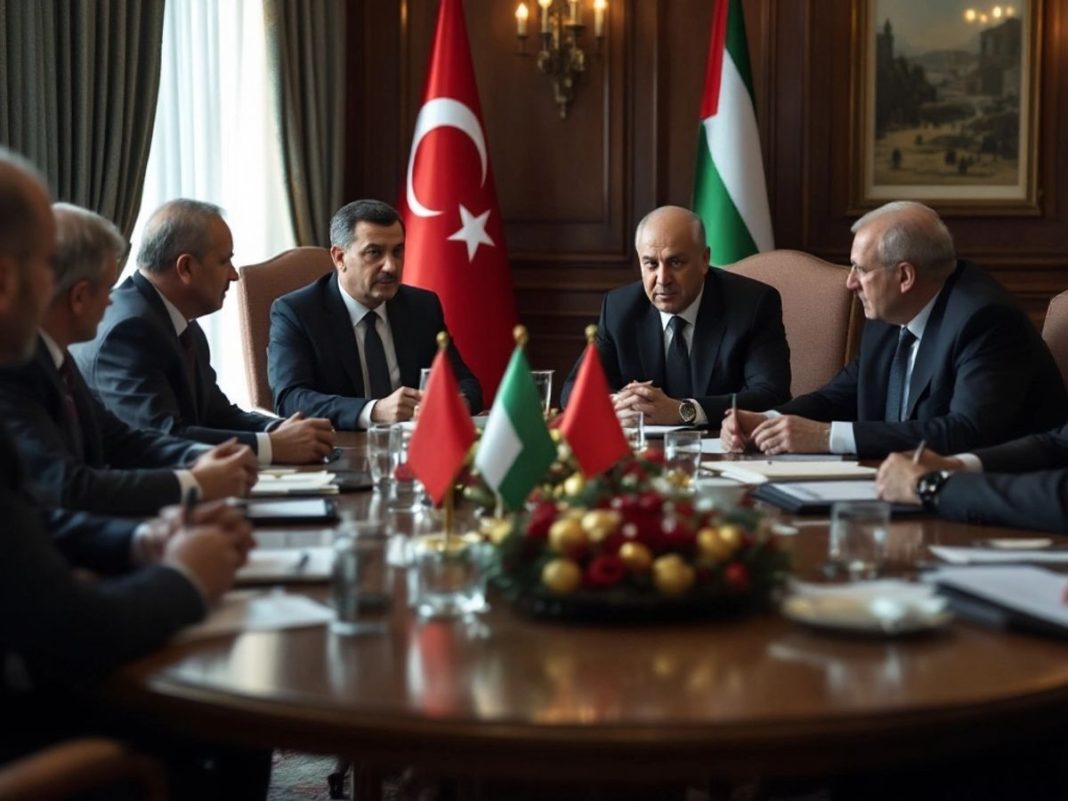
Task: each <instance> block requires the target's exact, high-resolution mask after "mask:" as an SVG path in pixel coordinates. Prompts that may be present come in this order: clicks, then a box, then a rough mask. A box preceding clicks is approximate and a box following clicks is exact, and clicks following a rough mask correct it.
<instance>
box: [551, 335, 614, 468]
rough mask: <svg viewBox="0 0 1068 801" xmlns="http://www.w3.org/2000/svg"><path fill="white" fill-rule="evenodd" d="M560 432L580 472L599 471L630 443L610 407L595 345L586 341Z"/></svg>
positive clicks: (607, 391) (607, 389)
mask: <svg viewBox="0 0 1068 801" xmlns="http://www.w3.org/2000/svg"><path fill="white" fill-rule="evenodd" d="M560 433H561V434H563V435H564V439H566V440H567V444H568V445H569V446H570V447H571V452H572V453H573V454H575V460H576V461H577V462H578V463H579V467H580V468H581V469H582V474H583V475H584V476H595V475H597V474H598V473H603V472H604V471H605V470H607V469H608V468H609V467H611V466H612V465H614V464H615V463H616V462H618V461H619V460H620V459H622V458H623V457H624V456H627V455H628V454H630V446H629V445H628V444H627V438H626V436H624V434H623V428H622V426H620V424H619V418H618V417H616V412H615V409H613V408H612V397H611V390H610V389H609V388H608V379H607V378H605V375H604V367H603V366H602V365H601V357H600V355H598V353H597V346H596V345H594V344H593V343H590V344H589V345H587V346H586V352H585V353H584V354H583V356H582V364H581V365H579V371H578V375H577V376H576V377H575V388H574V389H572V390H571V396H570V397H569V398H568V400H567V408H566V409H564V415H563V420H561V421H560Z"/></svg>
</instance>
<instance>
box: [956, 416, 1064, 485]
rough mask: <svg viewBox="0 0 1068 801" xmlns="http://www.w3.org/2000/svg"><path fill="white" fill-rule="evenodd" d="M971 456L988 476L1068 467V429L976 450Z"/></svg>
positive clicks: (1061, 428) (1059, 429) (1033, 435)
mask: <svg viewBox="0 0 1068 801" xmlns="http://www.w3.org/2000/svg"><path fill="white" fill-rule="evenodd" d="M974 453H975V455H976V456H978V457H979V460H980V461H981V462H982V463H983V470H985V471H986V472H988V473H1024V472H1029V471H1033V470H1054V469H1056V468H1064V467H1068V425H1063V426H1061V427H1060V428H1057V429H1054V430H1053V431H1046V432H1044V433H1042V434H1032V435H1030V436H1027V437H1021V438H1020V439H1014V440H1012V441H1011V442H1006V443H1004V444H1003V445H995V446H993V447H991V448H978V449H977V450H975V451H974Z"/></svg>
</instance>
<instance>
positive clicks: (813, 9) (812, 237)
mask: <svg viewBox="0 0 1068 801" xmlns="http://www.w3.org/2000/svg"><path fill="white" fill-rule="evenodd" d="M860 1H861V0H743V6H744V8H745V12H746V23H747V29H748V39H749V47H750V55H751V60H752V67H753V74H754V84H755V86H754V89H755V92H756V96H757V113H758V118H759V120H760V125H761V137H762V140H761V143H762V147H763V151H764V153H765V167H766V172H767V176H768V183H769V198H770V201H771V208H772V217H773V222H774V225H775V233H776V242H777V244H778V246H779V247H788V248H797V249H800V250H806V251H809V252H812V253H815V254H816V255H819V256H821V257H823V258H827V259H830V260H832V261H845V260H847V259H848V252H849V244H850V234H849V226H850V224H851V223H852V221H853V220H854V219H855V214H850V213H849V180H850V174H849V163H848V154H849V149H850V148H849V130H850V126H849V122H850V120H849V114H850V71H851V68H852V64H853V63H854V61H853V58H854V48H855V47H856V41H855V37H856V32H855V30H854V28H855V25H856V22H855V3H858V2H860ZM349 2H350V11H351V13H350V21H349V25H350V41H352V42H354V43H355V44H354V47H353V50H352V53H351V56H350V58H351V74H352V92H351V94H350V98H351V102H350V108H349V113H348V122H349V134H348V139H349V144H350V151H349V152H350V153H351V155H352V158H351V163H350V164H349V168H348V171H347V178H348V186H349V195H350V197H357V196H376V197H381V198H384V199H386V200H390V201H392V200H394V199H396V197H397V193H398V189H399V187H400V186H401V182H402V180H403V177H404V171H405V168H406V164H407V152H408V146H409V143H410V138H411V130H412V126H413V124H414V120H415V115H416V113H417V112H418V107H419V102H420V99H421V94H422V90H423V82H424V80H425V74H426V64H427V59H428V56H429V49H430V42H431V37H432V35H433V29H434V21H435V17H436V13H437V3H436V2H434V0H349ZM609 2H610V11H609V32H608V37H607V40H606V45H607V46H606V48H605V52H604V53H603V54H602V55H601V56H600V57H595V56H592V55H591V56H590V58H589V59H588V69H587V72H586V74H585V75H584V76H583V81H582V84H581V86H580V87H579V90H578V93H577V97H576V99H575V102H574V104H573V105H572V107H571V111H570V113H569V115H568V117H567V119H565V120H561V119H559V116H558V114H557V110H556V107H555V105H554V104H553V103H552V97H551V91H550V87H549V84H548V80H547V79H546V78H545V77H544V76H542V75H541V74H540V73H538V71H537V69H536V67H535V64H534V57H533V55H528V56H519V55H517V41H516V38H515V36H514V18H513V16H512V14H513V11H514V3H512V2H510V1H507V2H506V1H503V0H464V7H465V11H466V15H467V24H468V30H469V34H470V37H471V48H472V58H473V60H474V64H475V70H476V74H477V76H478V80H479V89H480V97H481V101H482V109H483V117H484V123H485V127H486V135H487V137H488V140H489V144H490V150H491V159H492V164H493V169H494V172H495V175H496V183H497V189H498V195H499V200H500V203H501V211H502V213H503V216H504V219H505V224H506V235H507V240H508V247H509V253H510V257H511V262H512V269H513V281H514V284H515V287H516V293H517V300H518V305H519V310H520V316H521V318H522V319H523V321H524V323H525V324H526V325H527V326H528V327H529V328H530V331H531V345H530V353H531V358H532V361H533V362H534V363H535V364H536V365H537V366H539V367H545V368H549V367H551V368H555V369H557V370H558V371H561V372H566V370H568V369H569V368H570V365H571V364H572V363H573V361H574V359H575V357H576V356H577V355H578V353H579V352H580V350H581V347H582V343H583V337H582V330H583V327H584V326H585V325H586V324H587V323H589V322H592V321H594V320H595V319H596V316H597V312H598V309H599V305H600V299H601V296H602V295H603V293H604V292H605V291H606V290H607V289H610V288H612V287H614V286H618V285H620V284H622V283H624V282H627V281H632V280H635V279H636V278H637V268H636V266H635V262H634V258H633V255H632V252H631V249H632V241H631V240H632V232H633V229H634V226H635V224H636V223H637V221H638V220H639V219H640V218H641V216H642V215H643V214H645V213H646V212H647V211H649V210H650V209H652V208H654V207H656V206H657V205H661V204H663V203H678V204H683V205H687V204H688V203H689V201H690V196H691V192H692V186H693V164H694V154H695V149H696V142H697V125H698V121H697V113H698V106H699V101H700V95H701V91H702V85H703V80H704V68H705V59H706V57H707V48H708V35H709V25H710V19H711V3H710V1H709V0H609ZM1061 6H1062V3H1060V2H1057V0H1046V2H1045V9H1044V19H1043V56H1042V57H1043V63H1042V86H1041V103H1042V110H1041V136H1040V148H1039V150H1040V155H1039V158H1040V184H1041V189H1042V198H1041V202H1042V213H1041V214H1040V215H1039V216H1037V217H1033V218H1019V217H993V218H991V217H958V218H953V219H951V220H950V221H949V222H950V227H951V229H952V230H953V232H954V235H955V237H956V239H957V244H958V250H959V251H960V252H961V254H962V255H965V256H967V257H969V258H973V259H975V260H976V261H979V262H980V263H982V264H984V265H986V266H988V267H990V268H991V269H992V270H993V271H994V272H995V273H996V274H997V275H998V277H999V278H1000V279H1001V280H1002V281H1003V282H1005V283H1006V284H1007V285H1008V286H1009V287H1010V288H1011V289H1013V290H1014V291H1015V292H1016V293H1017V294H1018V295H1019V296H1020V297H1021V298H1022V299H1023V300H1024V301H1025V303H1026V304H1027V306H1028V308H1029V310H1030V311H1031V312H1032V314H1033V315H1034V316H1035V318H1036V320H1040V319H1041V315H1042V312H1043V311H1044V309H1045V304H1046V303H1047V301H1048V298H1049V297H1050V296H1051V295H1052V294H1054V293H1055V292H1057V291H1060V290H1062V289H1065V288H1068V209H1065V208H1064V205H1065V204H1063V203H1060V202H1059V200H1058V199H1059V198H1064V197H1068V155H1062V154H1061V152H1060V149H1059V148H1058V147H1057V144H1058V135H1059V132H1062V131H1068V104H1066V103H1064V102H1063V100H1062V98H1061V95H1062V94H1063V93H1064V90H1065V88H1066V87H1068V45H1066V43H1065V41H1064V39H1065V37H1064V33H1063V31H1064V24H1065V15H1066V13H1068V12H1066V11H1064V10H1062V9H1061ZM532 9H533V10H534V11H536V7H534V6H533V4H532ZM534 38H535V37H532V38H531V39H530V40H528V49H529V50H531V51H533V50H534V49H535V46H536V45H535V42H534ZM587 41H588V43H589V44H591V45H592V37H590V38H588V40H587ZM561 378H562V376H561ZM558 383H559V382H558Z"/></svg>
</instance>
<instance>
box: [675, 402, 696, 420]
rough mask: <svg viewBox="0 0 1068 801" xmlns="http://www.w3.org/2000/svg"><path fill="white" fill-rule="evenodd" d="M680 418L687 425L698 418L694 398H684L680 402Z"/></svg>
mask: <svg viewBox="0 0 1068 801" xmlns="http://www.w3.org/2000/svg"><path fill="white" fill-rule="evenodd" d="M679 419H680V420H682V422H684V423H685V424H686V425H690V424H692V423H693V421H694V420H696V419H697V404H696V403H694V402H693V401H692V400H684V401H682V403H680V404H679Z"/></svg>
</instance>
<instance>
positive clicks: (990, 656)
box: [107, 450, 1068, 781]
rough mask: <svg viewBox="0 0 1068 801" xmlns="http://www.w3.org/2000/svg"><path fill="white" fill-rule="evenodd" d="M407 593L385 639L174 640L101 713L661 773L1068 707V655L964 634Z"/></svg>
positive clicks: (879, 742)
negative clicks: (636, 623) (644, 615)
mask: <svg viewBox="0 0 1068 801" xmlns="http://www.w3.org/2000/svg"><path fill="white" fill-rule="evenodd" d="M360 456H361V451H359V450H353V451H350V452H349V453H348V458H349V459H350V460H353V459H355V460H358V459H359V458H360ZM345 497H346V499H347V502H349V503H353V504H356V505H358V506H362V505H366V504H368V503H370V502H371V500H372V496H371V494H370V493H363V494H359V495H352V496H345ZM795 522H796V523H797V525H798V533H797V534H796V535H794V536H792V537H790V538H788V539H787V540H786V541H787V542H788V543H789V545H788V547H790V548H792V549H793V551H794V560H795V566H796V567H797V569H798V570H799V571H800V572H801V573H802V574H804V573H805V572H806V571H812V570H813V569H814V566H815V565H816V564H818V563H819V562H820V561H821V560H822V558H823V556H824V555H825V554H826V540H827V525H826V521H822V522H821V521H811V520H798V521H795ZM998 533H999V535H1000V536H1004V535H1007V534H1012V533H1013V532H1005V531H999V532H998ZM977 534H978V535H980V536H989V535H990V534H991V530H990V529H976V528H970V527H967V526H963V525H960V524H953V523H946V522H940V521H936V520H903V521H895V522H894V523H893V524H892V525H891V530H890V547H891V551H892V552H893V553H894V554H897V556H898V557H899V558H900V560H901V561H908V560H909V559H912V558H914V557H916V556H917V555H918V556H921V557H922V556H923V549H924V548H925V546H926V545H929V544H937V543H946V544H964V543H967V542H969V541H971V540H972V539H974V538H975V537H976V536H977ZM398 585H399V589H400V592H399V595H398V598H397V602H396V603H395V605H394V608H393V613H392V622H391V628H390V631H389V632H388V633H386V634H379V635H369V636H363V637H349V638H346V637H339V636H336V635H333V634H331V633H330V632H329V630H328V629H326V628H323V627H320V628H313V629H304V630H294V631H286V632H282V633H250V634H243V635H241V636H237V637H230V638H222V639H216V640H211V641H202V642H197V643H192V644H186V645H181V646H172V647H169V648H167V649H165V650H163V651H161V652H160V653H157V654H155V655H153V656H151V657H149V658H147V659H144V660H142V661H140V662H138V663H136V664H134V665H132V666H130V667H128V668H127V669H125V670H123V671H122V672H121V673H120V674H119V675H118V677H117V678H116V679H115V680H114V681H113V682H112V683H111V684H110V686H109V687H108V688H107V695H108V699H109V702H111V703H118V704H122V705H125V706H128V707H132V708H135V709H138V710H140V711H142V712H145V713H147V714H150V715H151V716H152V717H153V718H155V719H157V720H160V721H163V722H165V723H166V724H167V725H168V726H172V727H175V728H178V729H181V730H184V731H189V732H192V733H194V734H200V735H202V736H203V735H205V734H207V733H210V735H211V736H212V737H214V738H224V739H228V740H232V741H234V742H238V743H244V744H254V745H260V746H284V747H294V748H300V749H305V750H320V751H327V752H337V753H343V754H354V755H358V758H359V759H360V760H363V761H365V762H368V763H371V764H377V765H381V766H392V765H397V764H421V765H425V766H427V767H429V768H431V769H437V770H442V771H447V772H458V773H464V774H468V775H470V774H478V775H486V776H516V777H530V778H537V777H542V778H545V777H549V776H551V777H553V778H556V779H575V780H582V779H591V780H592V779H602V780H603V779H604V778H606V777H611V778H613V779H633V778H640V779H643V780H650V781H658V780H681V779H688V778H700V779H704V778H708V777H718V778H725V779H730V778H739V777H750V776H754V775H761V776H768V775H802V774H814V773H824V772H831V771H840V770H844V769H856V768H865V767H868V766H873V765H887V764H893V763H895V762H898V761H904V760H908V759H912V758H917V757H930V756H935V755H951V754H958V753H964V752H968V751H970V750H972V749H977V748H981V747H985V746H988V745H990V744H993V743H1001V742H1008V741H1012V740H1018V739H1023V738H1030V737H1039V736H1042V735H1044V734H1045V733H1047V732H1049V731H1051V730H1052V729H1053V728H1055V727H1057V726H1059V725H1060V724H1061V722H1062V721H1063V720H1064V717H1065V714H1066V713H1068V645H1066V644H1065V643H1062V642H1060V641H1056V640H1050V639H1042V638H1038V637H1033V636H1029V635H1022V634H1014V633H1009V632H1004V631H998V630H991V629H986V628H981V627H977V626H973V625H970V624H967V623H964V622H956V623H954V624H952V625H951V626H950V627H949V628H948V629H947V630H945V631H943V632H940V633H936V634H933V635H930V636H921V637H915V638H911V639H899V640H866V639H849V638H843V637H834V636H828V635H826V634H820V633H816V632H813V631H809V630H806V629H804V628H800V627H798V626H796V625H794V624H792V623H790V622H789V621H787V620H785V619H782V618H780V617H778V616H776V615H764V616H757V617H750V618H746V619H741V620H737V621H727V622H706V623H699V624H692V625H668V626H663V625H661V626H655V627H653V626H648V627H631V626H618V627H611V626H589V625H566V624H561V623H548V622H536V621H531V620H527V619H524V618H521V617H519V616H517V615H516V614H514V613H513V612H512V611H511V610H510V609H509V608H508V607H507V606H506V605H505V603H504V602H503V601H501V600H499V599H497V600H494V601H493V603H492V608H491V609H490V610H489V611H488V612H487V613H486V614H485V615H483V616H482V618H481V620H480V621H479V622H477V623H463V622H455V623H452V622H439V621H435V622H420V621H418V620H416V619H414V618H413V616H412V614H411V613H410V612H409V610H408V609H407V607H406V603H405V598H404V591H403V589H404V581H403V580H402V581H399V582H398ZM313 594H317V595H318V596H319V597H322V596H324V595H325V590H324V589H321V588H320V589H317V590H314V591H313Z"/></svg>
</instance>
